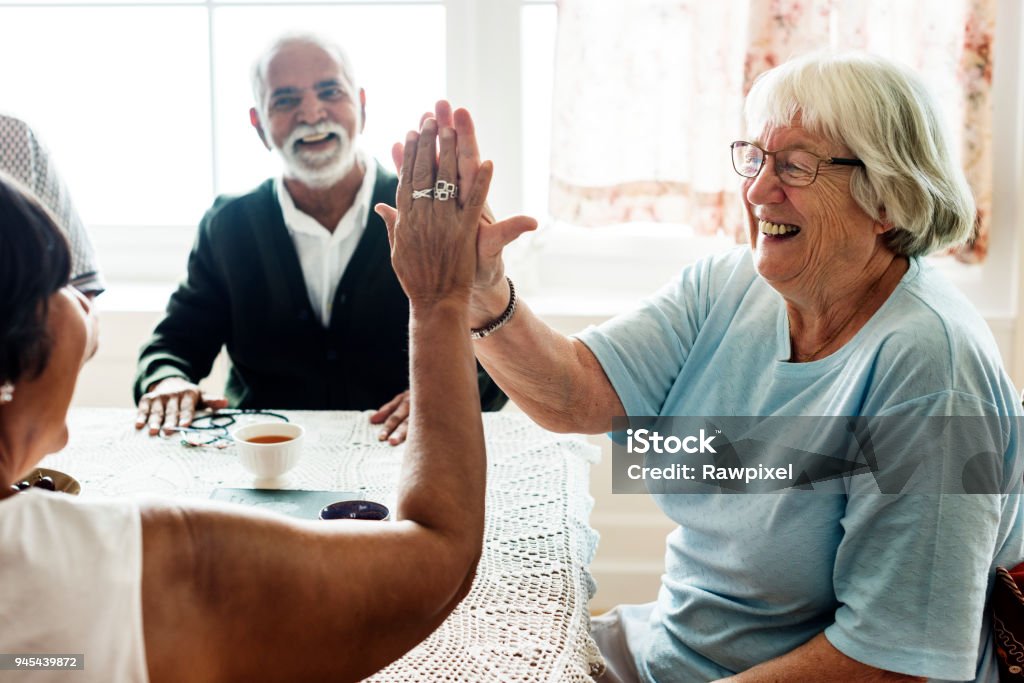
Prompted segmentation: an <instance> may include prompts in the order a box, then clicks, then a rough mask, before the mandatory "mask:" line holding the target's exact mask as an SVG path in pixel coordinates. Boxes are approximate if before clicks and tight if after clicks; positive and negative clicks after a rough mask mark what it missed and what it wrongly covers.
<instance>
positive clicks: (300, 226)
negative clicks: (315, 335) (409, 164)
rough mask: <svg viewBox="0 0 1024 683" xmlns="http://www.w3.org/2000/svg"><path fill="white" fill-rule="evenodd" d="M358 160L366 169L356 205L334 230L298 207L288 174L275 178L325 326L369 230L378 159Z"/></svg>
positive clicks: (309, 288)
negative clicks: (367, 222)
mask: <svg viewBox="0 0 1024 683" xmlns="http://www.w3.org/2000/svg"><path fill="white" fill-rule="evenodd" d="M356 163H359V164H361V165H362V166H363V167H364V168H365V169H366V171H365V173H364V175H363V184H362V186H360V188H359V191H358V192H356V196H355V200H354V201H353V202H352V206H351V207H349V210H348V211H346V212H345V215H344V216H342V217H341V220H340V221H338V225H337V227H335V228H334V232H333V233H332V232H329V231H328V230H327V228H325V227H324V226H322V225H320V223H318V222H317V220H316V219H315V218H313V217H312V216H310V215H309V214H307V213H303V212H302V211H300V210H299V209H298V208H296V207H295V202H294V201H292V196H291V195H290V194H289V193H288V188H287V187H285V184H284V178H283V177H280V176H279V177H278V178H277V179H276V180H275V182H274V190H275V192H276V194H277V201H278V203H279V204H280V205H281V213H282V215H283V216H284V224H285V226H286V227H287V228H288V234H289V235H291V238H292V244H294V245H295V252H296V253H297V254H298V255H299V265H300V266H301V267H302V277H303V279H304V280H305V281H306V293H307V294H309V303H310V304H312V306H313V310H314V311H315V312H316V314H317V315H318V316H320V322H321V323H322V324H323V326H324V327H327V326H328V325H330V323H331V309H332V306H333V304H334V294H335V292H337V291H338V283H339V282H341V276H342V275H344V274H345V268H347V267H348V263H349V261H351V260H352V254H353V253H354V252H355V250H356V246H357V245H358V244H359V240H360V239H361V238H362V236H363V232H364V231H365V230H366V221H367V219H368V218H369V215H370V208H371V207H370V202H371V200H372V199H373V188H374V185H375V184H376V180H377V162H376V161H374V159H373V157H372V156H370V155H369V154H364V153H362V152H357V160H356Z"/></svg>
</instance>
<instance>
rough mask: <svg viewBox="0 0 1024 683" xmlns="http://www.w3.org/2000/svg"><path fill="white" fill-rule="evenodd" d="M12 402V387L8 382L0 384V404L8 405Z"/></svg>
mask: <svg viewBox="0 0 1024 683" xmlns="http://www.w3.org/2000/svg"><path fill="white" fill-rule="evenodd" d="M13 400H14V385H13V384H11V381H10V380H7V381H6V382H4V383H3V384H0V403H10V402H11V401H13Z"/></svg>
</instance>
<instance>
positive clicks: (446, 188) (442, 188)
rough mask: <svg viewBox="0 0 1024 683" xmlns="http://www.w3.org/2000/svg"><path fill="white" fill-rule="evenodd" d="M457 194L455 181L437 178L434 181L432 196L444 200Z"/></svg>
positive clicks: (457, 189)
mask: <svg viewBox="0 0 1024 683" xmlns="http://www.w3.org/2000/svg"><path fill="white" fill-rule="evenodd" d="M458 196H459V188H458V187H456V185H455V183H449V182H447V181H444V180H438V181H437V182H436V183H434V198H435V199H437V200H438V201H441V202H446V201H448V200H449V199H451V198H452V197H458Z"/></svg>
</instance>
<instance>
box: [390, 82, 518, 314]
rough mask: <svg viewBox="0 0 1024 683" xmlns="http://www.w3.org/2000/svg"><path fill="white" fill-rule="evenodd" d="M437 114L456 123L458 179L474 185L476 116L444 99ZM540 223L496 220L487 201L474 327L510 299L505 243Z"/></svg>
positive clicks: (395, 154)
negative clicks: (454, 108) (506, 277)
mask: <svg viewBox="0 0 1024 683" xmlns="http://www.w3.org/2000/svg"><path fill="white" fill-rule="evenodd" d="M434 117H435V120H436V121H437V123H438V126H440V128H442V129H443V128H444V127H446V126H451V127H454V129H455V133H456V138H457V143H458V144H457V159H458V162H457V166H458V181H457V182H458V183H459V184H460V186H471V185H472V183H473V181H474V180H475V178H476V174H477V173H478V171H479V169H480V166H481V162H480V150H479V147H478V146H477V139H476V129H475V127H474V125H473V118H472V116H470V114H469V112H468V111H466V110H465V109H461V108H460V109H456V110H455V111H454V112H453V111H452V108H451V105H450V104H449V103H448V102H447V101H446V100H440V101H439V102H437V104H436V105H435V108H434ZM428 118H430V112H427V113H425V114H424V115H423V117H422V118H421V120H420V123H421V125H422V124H423V122H425V121H426V120H427V119H428ZM405 149H406V148H405V147H404V146H403V145H402V144H401V143H396V144H395V145H394V146H393V147H392V149H391V156H392V160H393V161H394V162H395V168H397V169H399V173H401V169H402V165H403V164H402V162H403V157H404V156H405V154H406V151H405ZM459 201H460V202H461V201H464V198H460V200H459ZM536 227H537V221H536V220H534V219H533V218H530V217H529V216H512V217H510V218H506V219H504V220H502V221H495V220H494V215H493V214H492V213H491V210H490V208H489V207H487V206H486V204H485V205H484V208H483V211H482V214H481V221H480V225H479V227H478V233H477V249H476V251H477V267H476V274H475V277H474V280H473V297H472V300H471V306H470V322H471V324H472V325H473V326H474V327H479V326H482V325H484V324H486V323H487V322H490V321H491V320H493V319H494V317H495V316H496V315H497V314H500V313H501V311H502V310H503V309H504V308H505V306H506V305H507V303H508V297H509V292H508V285H507V284H506V282H505V278H504V275H505V264H504V261H503V260H502V251H503V250H504V248H505V245H507V244H509V243H511V242H512V241H513V240H515V239H516V238H517V237H519V236H520V235H521V234H523V233H524V232H527V231H529V230H534V229H536Z"/></svg>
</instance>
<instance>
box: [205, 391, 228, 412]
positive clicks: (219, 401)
mask: <svg viewBox="0 0 1024 683" xmlns="http://www.w3.org/2000/svg"><path fill="white" fill-rule="evenodd" d="M199 405H200V406H201V407H203V408H209V409H210V410H220V409H221V408H227V407H228V400H227V399H226V398H224V397H223V396H221V395H220V394H205V393H204V394H200V395H199Z"/></svg>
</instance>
